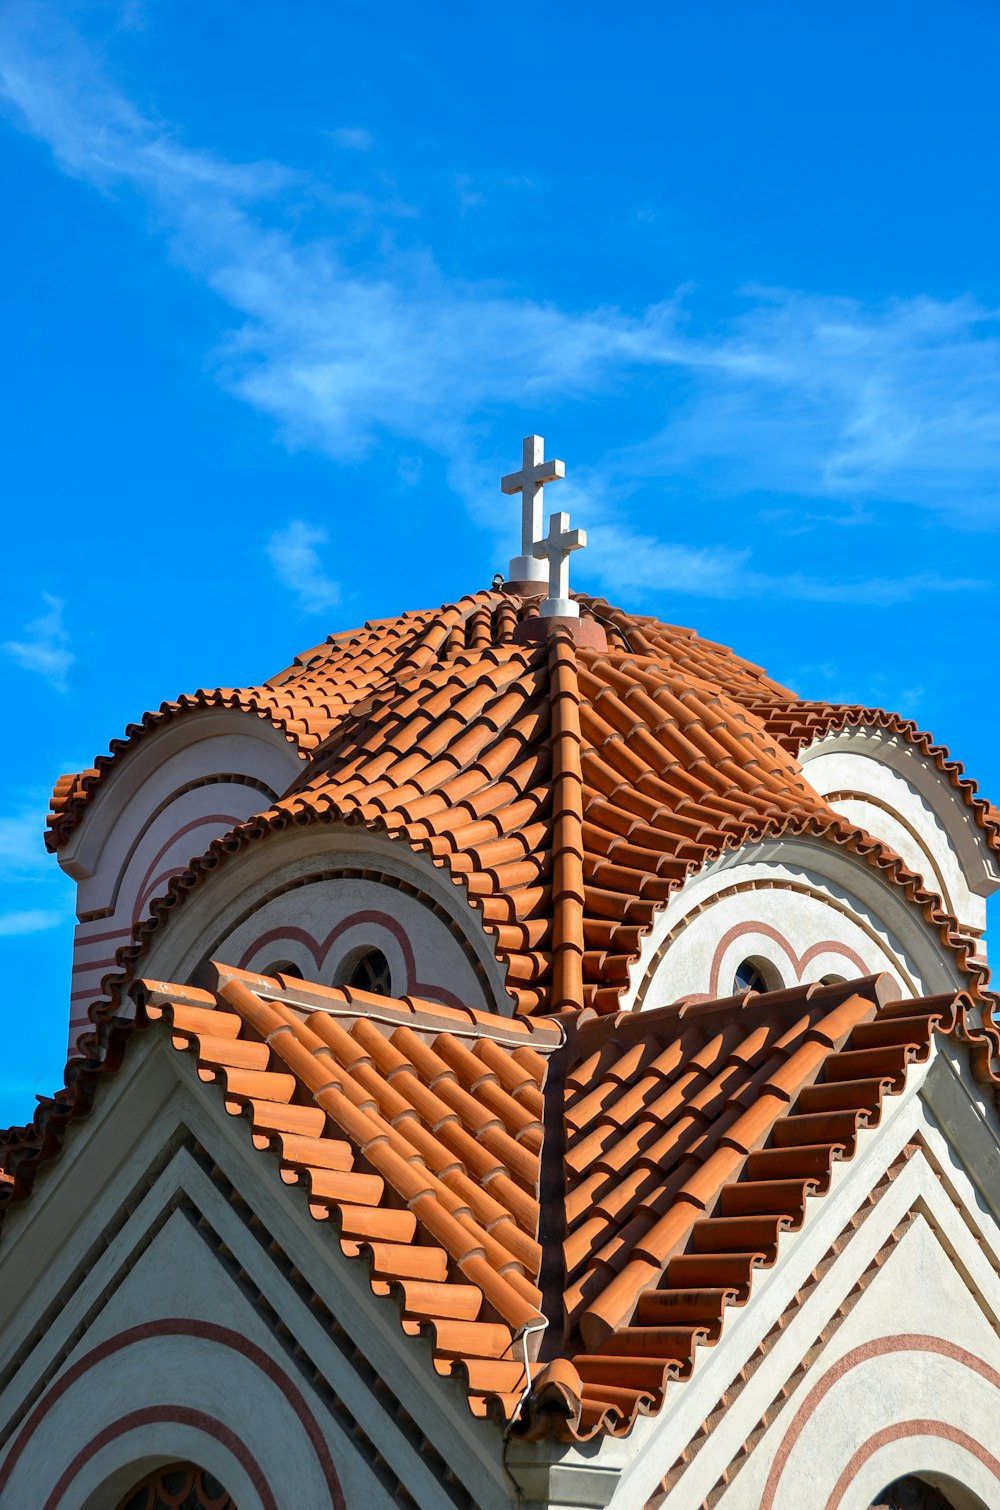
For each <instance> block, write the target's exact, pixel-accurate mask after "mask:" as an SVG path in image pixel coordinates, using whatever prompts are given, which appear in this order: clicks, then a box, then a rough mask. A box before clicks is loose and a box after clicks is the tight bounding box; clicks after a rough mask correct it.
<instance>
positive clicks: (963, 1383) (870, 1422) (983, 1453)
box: [760, 1333, 1000, 1510]
mask: <svg viewBox="0 0 1000 1510" xmlns="http://www.w3.org/2000/svg"><path fill="white" fill-rule="evenodd" d="M862 1400H863V1401H864V1402H865V1403H864V1415H863V1420H864V1424H865V1431H866V1435H865V1438H864V1440H863V1441H862V1442H861V1443H860V1444H859V1442H858V1429H857V1428H858V1422H859V1419H861V1417H860V1416H859V1401H862ZM791 1404H792V1412H791V1417H790V1419H786V1418H782V1426H781V1429H780V1433H781V1434H780V1440H779V1443H778V1446H777V1450H776V1451H775V1454H774V1457H773V1460H772V1462H771V1467H770V1471H769V1473H768V1477H767V1481H766V1483H765V1485H764V1491H763V1494H762V1496H761V1501H760V1510H798V1507H799V1506H800V1505H801V1504H802V1503H803V1502H804V1501H803V1495H804V1494H805V1500H806V1501H807V1502H808V1503H810V1504H815V1505H816V1506H817V1510H869V1507H870V1506H871V1504H872V1502H873V1500H874V1499H875V1497H876V1495H877V1494H878V1493H879V1491H880V1490H881V1489H882V1488H883V1487H884V1486H885V1485H886V1484H887V1483H892V1482H893V1480H894V1479H897V1478H902V1477H904V1476H905V1475H906V1474H917V1475H919V1476H922V1477H925V1478H927V1479H929V1481H930V1482H932V1483H936V1482H948V1483H949V1484H950V1485H951V1494H952V1497H953V1499H954V1505H955V1510H981V1507H982V1506H988V1505H992V1504H995V1503H997V1502H998V1497H1000V1459H998V1458H997V1457H996V1456H995V1454H993V1453H991V1452H990V1451H989V1449H988V1448H987V1447H984V1446H983V1443H985V1442H990V1441H991V1440H992V1434H993V1430H994V1423H995V1420H996V1412H997V1407H998V1405H1000V1370H998V1369H996V1368H994V1367H993V1365H992V1364H990V1363H987V1362H986V1360H985V1359H983V1358H980V1357H979V1356H978V1355H977V1354H975V1353H973V1352H970V1351H969V1349H968V1348H964V1347H961V1346H960V1345H959V1344H957V1343H955V1342H951V1341H949V1340H948V1339H947V1338H943V1337H936V1336H933V1335H931V1334H926V1333H907V1334H900V1335H894V1336H884V1337H876V1338H873V1339H871V1340H870V1341H868V1342H864V1343H860V1344H859V1345H858V1346H856V1347H854V1348H853V1349H851V1351H849V1352H847V1353H845V1354H844V1355H843V1356H842V1357H841V1358H839V1359H837V1360H836V1361H835V1362H833V1363H832V1364H831V1365H830V1366H829V1367H828V1368H827V1369H825V1370H824V1371H823V1372H822V1373H821V1374H820V1375H819V1377H818V1379H815V1380H814V1382H813V1383H812V1384H811V1386H810V1387H809V1388H808V1389H806V1390H805V1392H804V1394H801V1395H799V1396H796V1397H793V1400H792V1402H791Z"/></svg>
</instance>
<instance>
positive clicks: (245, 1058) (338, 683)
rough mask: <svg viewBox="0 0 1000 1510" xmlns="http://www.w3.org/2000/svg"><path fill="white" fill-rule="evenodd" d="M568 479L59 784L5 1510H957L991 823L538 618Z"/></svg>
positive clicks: (5, 1456) (995, 843)
mask: <svg viewBox="0 0 1000 1510" xmlns="http://www.w3.org/2000/svg"><path fill="white" fill-rule="evenodd" d="M563 470H564V469H563V466H562V463H560V462H555V461H546V460H545V458H544V450H543V446H542V442H541V439H540V438H539V437H537V436H531V437H529V438H528V439H527V440H526V441H525V443H524V453H523V461H522V466H521V469H520V471H518V472H516V473H513V474H511V476H509V477H506V478H504V479H503V483H502V487H503V490H504V492H506V493H508V494H511V495H514V496H515V497H516V496H517V495H520V507H521V515H522V519H521V524H522V539H521V554H520V555H518V556H516V557H515V558H514V560H513V561H512V562H511V566H510V571H509V574H508V578H507V580H502V579H497V580H496V581H495V582H494V586H493V588H492V589H490V590H486V591H475V592H471V593H470V594H468V595H467V596H464V597H458V599H457V601H455V602H454V603H451V604H448V605H446V606H444V607H441V608H437V609H417V610H412V611H407V612H402V613H400V614H399V615H398V616H396V617H393V618H390V619H383V620H379V621H374V622H369V623H367V624H365V625H364V626H363V627H362V628H361V629H358V630H354V631H350V632H344V633H337V634H333V635H331V636H330V637H329V638H328V639H326V640H325V641H324V642H323V643H322V644H320V645H317V646H314V647H313V648H311V649H307V650H304V651H302V652H301V653H300V654H298V655H296V656H295V658H294V660H293V661H292V663H291V665H290V666H289V667H288V668H287V669H286V670H283V671H280V672H279V673H278V674H276V675H274V676H271V677H269V678H268V679H267V680H265V681H263V682H261V684H260V685H259V686H254V687H243V688H236V689H232V688H215V689H208V690H205V689H203V690H201V691H198V692H195V693H193V694H191V695H188V696H183V697H180V698H178V699H177V700H176V701H174V702H165V703H163V704H161V706H160V707H159V708H158V709H157V710H156V711H154V712H149V713H146V714H144V715H143V716H142V718H141V719H140V720H139V721H138V722H137V723H134V724H131V725H129V727H128V728H127V729H126V730H125V733H124V735H123V737H121V738H118V739H115V740H113V742H112V744H111V746H110V750H109V752H108V753H107V754H106V755H101V756H98V758H97V760H96V762H95V765H94V767H93V768H92V769H90V770H85V771H83V772H81V773H79V774H77V775H72V776H67V777H63V778H62V779H61V780H60V781H59V782H58V783H57V786H56V789H55V792H54V794H53V800H52V808H51V812H50V814H49V817H48V827H47V831H46V838H47V844H48V847H49V849H50V850H51V851H52V853H53V854H54V856H55V857H56V859H57V860H58V863H59V864H60V865H61V866H62V868H63V870H64V871H65V872H66V873H67V874H68V875H70V876H72V877H73V879H74V880H75V882H76V885H77V916H78V919H79V921H78V925H77V928H76V935H75V946H74V958H73V976H72V987H71V990H70V995H69V1056H70V1057H69V1059H68V1062H67V1065H66V1071H65V1083H64V1085H63V1086H62V1087H61V1088H60V1089H54V1093H53V1095H52V1096H51V1098H47V1099H43V1100H42V1101H41V1102H40V1104H39V1106H38V1108H37V1110H36V1111H35V1113H34V1116H33V1118H32V1120H31V1121H29V1122H27V1123H26V1125H24V1126H17V1127H12V1128H9V1129H7V1130H6V1131H2V1132H0V1510H168V1507H169V1510H234V1507H238V1510H389V1507H391V1506H396V1505H399V1504H403V1505H411V1506H417V1507H420V1510H550V1507H551V1510H555V1507H560V1510H604V1507H607V1510H661V1507H662V1510H869V1507H873V1506H879V1507H896V1510H997V1507H1000V1336H998V1318H1000V1119H998V1095H1000V1018H998V1016H997V1013H996V1008H997V1000H996V998H995V997H994V996H993V995H992V994H991V993H990V990H989V970H988V964H987V956H986V942H985V919H986V899H987V897H988V896H989V895H990V893H991V892H992V891H994V890H995V889H996V887H997V886H998V885H1000V812H998V810H997V809H995V808H993V807H992V806H991V805H990V804H989V803H987V802H986V801H984V800H983V799H982V798H981V797H979V796H978V795H977V791H976V787H975V785H974V783H973V782H972V781H970V780H969V779H968V778H967V777H966V776H965V775H964V774H963V771H962V768H961V767H960V766H959V765H958V764H957V763H956V762H955V761H953V760H951V759H950V758H949V756H948V753H947V751H946V750H945V749H944V748H943V747H942V746H940V745H938V744H936V743H935V742H934V741H933V740H932V739H931V738H930V737H929V736H928V735H927V734H924V733H921V732H919V730H918V729H917V728H916V727H915V726H914V724H913V723H911V722H910V721H908V720H907V719H906V718H905V717H902V716H900V715H897V714H895V713H890V712H886V711H884V710H882V709H879V708H864V707H860V706H848V705H835V704H828V703H817V702H809V701H804V700H802V699H800V698H798V697H797V696H796V695H795V693H794V692H792V691H790V690H789V689H788V688H786V687H783V686H781V685H779V684H778V683H777V682H775V681H773V680H772V679H771V678H770V677H769V676H768V675H767V673H766V672H765V671H763V670H761V669H760V667H758V666H756V665H754V664H753V663H752V662H750V661H747V660H744V659H742V658H741V657H740V656H739V655H738V654H735V653H734V652H733V651H730V650H728V649H726V648H725V647H723V646H721V645H717V644H714V643H711V642H709V641H707V640H704V639H701V638H699V636H698V635H697V634H696V633H695V632H694V631H692V630H690V629H682V628H677V627H674V626H672V625H669V624H665V623H661V622H659V621H658V620H657V619H655V618H651V617H643V616H639V615H636V614H633V613H630V612H628V611H627V610H626V609H624V608H620V607H615V606H612V605H610V604H609V603H607V602H606V601H604V600H603V599H595V598H591V597H587V596H584V595H580V594H576V593H573V592H572V591H571V589H570V583H569V572H570V564H571V556H572V553H573V552H574V551H575V550H577V549H579V548H580V547H581V546H583V545H585V543H586V541H585V537H584V535H583V532H582V531H581V530H578V529H571V528H570V522H569V519H568V517H567V516H566V515H565V514H553V515H552V516H551V519H550V521H549V523H548V526H547V530H546V528H545V526H544V524H543V517H542V502H543V489H544V488H545V486H546V485H548V484H551V483H555V482H556V481H557V480H558V479H559V478H560V477H561V476H562V475H563ZM748 622H751V623H752V621H748ZM748 633H749V631H748ZM290 648H291V647H290ZM743 648H747V649H750V650H751V651H752V644H748V645H747V646H745V647H743ZM22 989H23V988H22ZM29 1110H30V1109H28V1108H26V1113H25V1114H26V1115H28V1114H29Z"/></svg>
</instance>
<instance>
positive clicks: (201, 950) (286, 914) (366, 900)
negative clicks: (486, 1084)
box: [143, 823, 513, 1015]
mask: <svg viewBox="0 0 1000 1510" xmlns="http://www.w3.org/2000/svg"><path fill="white" fill-rule="evenodd" d="M335 883H345V884H344V901H343V904H342V906H341V904H340V902H339V898H338V899H337V901H336V902H333V903H331V898H330V893H329V890H328V891H327V893H326V894H325V895H324V894H322V893H320V892H319V891H317V890H315V889H316V888H319V887H327V888H329V886H330V885H332V884H335ZM348 887H350V894H348ZM310 892H311V893H312V895H310ZM197 895H198V905H197V906H186V907H180V908H178V909H177V910H176V911H174V912H172V913H170V914H169V915H168V918H167V920H166V922H165V924H164V925H163V926H161V927H160V928H158V929H157V930H156V931H155V932H154V934H153V935H152V938H151V941H150V945H149V953H148V955H147V961H146V963H145V964H144V967H143V968H144V969H145V970H147V971H148V972H149V973H151V974H153V975H159V976H161V977H162V978H163V979H168V980H169V979H181V978H183V979H188V978H189V977H190V975H191V974H192V973H193V972H194V971H195V970H196V969H197V967H198V965H200V964H201V963H202V962H203V961H205V960H207V959H211V958H213V957H219V958H223V959H227V960H229V962H231V963H235V962H236V958H247V959H251V960H255V962H257V963H263V962H264V961H263V955H262V956H261V959H260V961H257V960H256V955H255V952H254V949H255V945H256V944H257V942H258V941H259V940H264V939H266V943H265V944H263V945H262V948H263V950H264V951H265V952H266V953H267V954H268V958H271V959H273V958H274V957H275V956H276V955H279V954H280V955H281V956H283V957H287V958H289V959H291V960H292V961H293V962H294V963H296V964H303V965H305V964H309V962H310V961H314V960H315V954H314V953H313V951H314V950H315V951H317V952H318V953H319V955H320V957H321V958H322V959H324V960H325V962H326V963H327V965H328V973H329V969H332V968H333V960H334V956H333V955H332V954H331V953H330V950H331V949H332V947H333V945H334V944H335V943H336V942H337V941H338V940H339V939H341V938H343V937H344V935H343V934H337V933H336V931H335V930H336V929H337V928H338V927H339V925H340V924H341V923H342V922H351V921H352V919H353V920H355V921H356V915H357V914H359V913H365V912H374V913H379V914H382V915H387V916H388V917H389V918H390V919H394V920H395V923H396V925H397V927H396V928H395V929H394V930H390V931H391V932H393V933H394V935H395V947H396V948H397V949H399V948H401V945H400V943H399V925H400V924H401V921H402V920H401V918H400V916H399V914H400V913H401V911H402V910H403V907H402V902H401V899H403V898H405V899H406V901H407V906H408V907H409V908H412V909H417V912H416V913H414V916H419V919H420V920H421V921H420V924H419V926H420V928H421V930H422V931H423V934H424V937H423V948H422V949H418V948H414V959H413V962H412V964H411V963H410V962H409V961H408V960H407V959H405V958H404V961H403V964H404V970H405V974H406V978H407V979H408V980H409V979H411V978H412V979H413V981H414V985H415V986H416V985H419V986H420V987H421V989H420V990H419V991H417V990H414V994H421V995H428V994H429V995H430V996H431V997H432V998H433V999H434V1000H439V1001H448V1000H449V999H458V997H457V991H458V989H464V988H460V987H458V984H457V983H458V981H459V980H464V981H465V983H466V985H467V987H468V990H469V992H470V993H472V994H474V995H475V997H476V998H477V999H476V1000H472V1001H464V998H462V999H463V1001H464V1004H465V1005H466V1006H474V1007H482V1008H485V1009H487V1010H491V1011H497V1012H502V1013H505V1014H507V1015H510V1014H511V1013H512V1011H513V1002H512V1000H511V998H510V996H509V995H508V993H507V990H506V986H505V980H504V971H503V967H502V966H501V964H500V962H499V960H498V959H497V957H496V954H495V952H494V949H493V944H492V940H491V939H490V938H489V937H488V935H487V934H486V932H485V930H484V929H483V927H482V923H481V921H480V918H479V915H478V913H477V912H476V911H475V909H474V908H473V907H472V906H470V904H469V902H468V900H467V898H466V894H465V892H464V890H463V889H461V888H460V887H458V886H456V885H455V884H454V882H452V881H451V880H450V878H449V875H448V873H447V872H445V871H442V870H440V869H438V867H436V866H435V865H434V864H433V863H432V862H431V861H430V860H429V859H427V858H426V857H425V856H423V855H421V854H418V853H416V852H415V851H414V850H412V849H411V848H410V847H409V845H406V844H404V843H401V842H399V841H395V840H392V839H389V838H387V837H386V836H385V835H382V834H375V833H371V832H370V831H369V830H367V829H361V828H359V827H356V826H353V825H347V824H337V823H326V824H323V825H322V827H320V826H314V825H305V826H301V827H299V826H296V827H294V828H289V829H284V830H281V831H279V832H276V833H272V834H269V835H268V836H267V838H266V840H265V841H263V842H261V843H258V844H252V845H249V846H248V847H247V848H246V849H245V850H244V851H243V852H242V853H241V854H240V856H239V859H238V862H237V863H231V864H228V865H220V866H218V867H217V868H215V869H214V870H212V871H211V872H209V873H208V874H207V875H205V876H204V877H203V879H202V880H201V881H200V883H199V885H198V888H197ZM304 912H307V913H309V914H310V916H309V918H308V920H307V921H304V919H303V914H304ZM338 912H339V915H338ZM382 926H383V927H384V926H385V925H384V923H383V925H382ZM296 928H297V929H299V930H300V932H299V935H298V936H296V934H295V932H294V930H295V929H296ZM403 931H404V934H407V933H408V930H406V929H404V930H403ZM331 935H333V936H331ZM282 940H285V941H286V942H287V947H286V944H285V943H283V942H281V941H282ZM360 942H362V940H361V938H360V937H353V938H351V939H350V941H349V944H348V943H346V942H345V945H344V947H345V950H346V948H347V947H355V946H356V945H357V944H359V943H360ZM410 944H411V946H413V945H414V940H413V939H412V937H411V938H410ZM324 946H326V947H325V950H324ZM435 953H437V955H438V958H437V960H436V962H435V965H434V966H433V967H432V966H430V965H429V964H428V963H427V961H428V957H429V956H430V955H432V954H435ZM321 983H323V982H322V981H321Z"/></svg>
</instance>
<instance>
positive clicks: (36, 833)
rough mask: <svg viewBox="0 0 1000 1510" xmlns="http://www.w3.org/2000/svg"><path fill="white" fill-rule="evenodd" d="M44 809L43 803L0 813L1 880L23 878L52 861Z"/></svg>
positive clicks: (47, 865) (45, 869)
mask: <svg viewBox="0 0 1000 1510" xmlns="http://www.w3.org/2000/svg"><path fill="white" fill-rule="evenodd" d="M43 811H44V809H43V808H42V807H41V805H39V807H38V808H34V807H32V808H24V809H22V810H21V812H19V813H17V814H16V815H7V816H2V817H0V881H17V880H21V879H23V878H24V877H25V876H28V875H30V874H32V873H33V872H36V871H42V870H44V871H46V872H47V871H48V869H49V867H50V866H51V865H52V863H53V862H52V858H51V856H50V855H49V853H48V851H47V850H46V848H45V844H44V842H43V839H42V816H41V815H42V812H43Z"/></svg>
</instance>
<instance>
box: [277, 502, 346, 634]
mask: <svg viewBox="0 0 1000 1510" xmlns="http://www.w3.org/2000/svg"><path fill="white" fill-rule="evenodd" d="M328 543H329V542H328V538H327V534H326V531H325V530H321V529H318V528H317V527H316V526H315V525H312V524H307V523H306V522H305V520H304V519H293V520H292V522H291V524H289V525H287V526H286V527H285V528H284V529H283V530H276V531H275V533H274V534H273V535H272V536H271V538H270V539H269V540H268V542H267V554H268V556H269V557H270V558H271V565H272V566H273V567H274V574H275V576H276V577H277V579H278V581H279V582H280V583H281V585H282V587H287V588H288V590H289V591H290V592H293V593H295V595H296V597H297V598H298V600H299V607H300V608H301V609H302V611H303V612H304V613H322V612H323V611H324V610H325V609H328V608H335V607H336V606H337V604H338V603H339V602H340V584H339V583H337V582H334V581H333V580H332V578H330V577H328V576H327V575H326V573H325V571H324V570H323V561H322V558H321V556H320V554H319V551H318V550H317V549H316V547H317V546H319V545H327V544H328Z"/></svg>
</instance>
